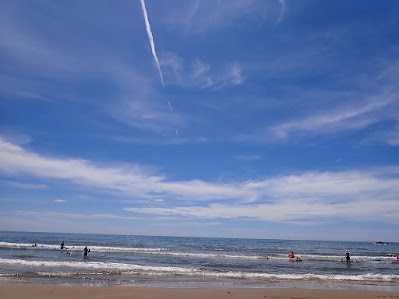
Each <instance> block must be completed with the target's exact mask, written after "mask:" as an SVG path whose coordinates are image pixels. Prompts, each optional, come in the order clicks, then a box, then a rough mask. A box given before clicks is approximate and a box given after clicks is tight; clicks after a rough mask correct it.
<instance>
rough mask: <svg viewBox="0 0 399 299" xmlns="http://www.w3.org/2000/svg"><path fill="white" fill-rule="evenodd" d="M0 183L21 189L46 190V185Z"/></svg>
mask: <svg viewBox="0 0 399 299" xmlns="http://www.w3.org/2000/svg"><path fill="white" fill-rule="evenodd" d="M0 182H1V183H4V184H7V185H10V186H13V187H16V188H21V189H32V190H44V189H47V188H48V187H47V185H44V184H29V183H21V182H13V181H0Z"/></svg>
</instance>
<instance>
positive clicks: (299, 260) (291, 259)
mask: <svg viewBox="0 0 399 299" xmlns="http://www.w3.org/2000/svg"><path fill="white" fill-rule="evenodd" d="M288 257H289V258H290V261H293V260H294V259H295V254H294V252H293V251H291V254H289V255H288ZM295 261H297V262H302V259H300V258H299V257H296V260H295Z"/></svg>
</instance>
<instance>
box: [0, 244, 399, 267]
mask: <svg viewBox="0 0 399 299" xmlns="http://www.w3.org/2000/svg"><path fill="white" fill-rule="evenodd" d="M84 247H85V246H84V245H73V246H66V247H65V248H64V249H65V250H68V251H70V252H76V251H83V249H84ZM0 248H10V249H32V250H61V249H60V246H59V245H52V244H36V246H34V245H32V244H27V243H9V242H0ZM90 250H91V251H92V252H104V253H131V254H148V255H163V256H172V257H191V258H199V259H209V258H218V259H220V258H222V259H244V260H280V261H283V260H288V255H287V254H280V253H273V254H269V255H259V254H258V255H256V254H253V255H249V254H247V255H246V254H231V253H229V254H227V253H223V252H222V249H216V250H215V249H212V250H211V252H187V251H181V250H173V249H169V248H162V247H160V248H139V247H112V246H90ZM297 257H299V258H300V259H301V260H302V261H336V262H344V261H345V258H344V257H343V256H342V255H317V254H297ZM351 260H352V262H355V263H357V262H380V263H384V262H386V263H391V262H393V261H394V260H395V257H389V256H361V255H359V256H356V255H353V256H352V257H351Z"/></svg>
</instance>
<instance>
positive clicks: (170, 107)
mask: <svg viewBox="0 0 399 299" xmlns="http://www.w3.org/2000/svg"><path fill="white" fill-rule="evenodd" d="M168 104H169V109H170V112H172V113H173V109H172V105H171V104H170V102H169V100H168Z"/></svg>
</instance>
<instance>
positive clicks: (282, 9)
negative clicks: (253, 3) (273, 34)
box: [277, 0, 285, 23]
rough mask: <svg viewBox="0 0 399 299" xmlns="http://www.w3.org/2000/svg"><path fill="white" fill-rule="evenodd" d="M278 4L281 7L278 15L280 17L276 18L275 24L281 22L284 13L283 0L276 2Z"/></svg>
mask: <svg viewBox="0 0 399 299" xmlns="http://www.w3.org/2000/svg"><path fill="white" fill-rule="evenodd" d="M278 2H279V3H280V5H281V13H280V16H279V17H278V20H277V23H281V21H282V20H283V17H284V13H285V0H278Z"/></svg>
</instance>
